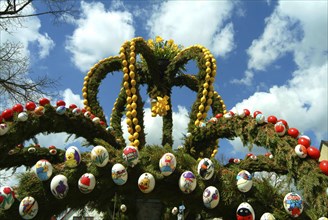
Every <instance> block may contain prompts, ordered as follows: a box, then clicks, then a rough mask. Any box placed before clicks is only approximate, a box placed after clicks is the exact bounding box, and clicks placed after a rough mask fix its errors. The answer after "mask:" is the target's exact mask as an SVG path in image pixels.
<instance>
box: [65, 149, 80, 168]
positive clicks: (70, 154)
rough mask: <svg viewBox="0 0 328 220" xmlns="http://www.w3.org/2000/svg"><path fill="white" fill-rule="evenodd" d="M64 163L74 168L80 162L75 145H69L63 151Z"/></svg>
mask: <svg viewBox="0 0 328 220" xmlns="http://www.w3.org/2000/svg"><path fill="white" fill-rule="evenodd" d="M64 159H65V165H66V166H68V167H70V168H74V167H77V165H79V164H80V162H81V154H80V150H79V149H78V148H77V147H75V146H70V147H69V148H67V150H66V152H65V158H64Z"/></svg>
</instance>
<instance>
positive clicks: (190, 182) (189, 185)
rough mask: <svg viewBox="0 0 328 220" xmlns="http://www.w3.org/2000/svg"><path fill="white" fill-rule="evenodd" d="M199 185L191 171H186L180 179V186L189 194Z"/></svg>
mask: <svg viewBox="0 0 328 220" xmlns="http://www.w3.org/2000/svg"><path fill="white" fill-rule="evenodd" d="M196 186H197V179H196V176H195V175H194V174H193V173H192V172H191V171H185V172H183V173H182V174H181V176H180V179H179V188H180V190H181V191H182V192H183V193H186V194H189V193H191V192H192V191H194V190H195V188H196Z"/></svg>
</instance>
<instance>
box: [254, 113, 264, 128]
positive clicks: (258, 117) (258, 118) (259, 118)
mask: <svg viewBox="0 0 328 220" xmlns="http://www.w3.org/2000/svg"><path fill="white" fill-rule="evenodd" d="M255 120H256V123H258V124H260V125H261V124H263V123H264V122H265V116H264V115H262V114H257V115H256V117H255Z"/></svg>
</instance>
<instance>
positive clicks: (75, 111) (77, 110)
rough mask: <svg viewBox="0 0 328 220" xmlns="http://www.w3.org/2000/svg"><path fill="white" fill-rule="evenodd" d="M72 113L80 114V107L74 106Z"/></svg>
mask: <svg viewBox="0 0 328 220" xmlns="http://www.w3.org/2000/svg"><path fill="white" fill-rule="evenodd" d="M72 113H73V115H80V114H81V109H79V108H74V109H73V110H72Z"/></svg>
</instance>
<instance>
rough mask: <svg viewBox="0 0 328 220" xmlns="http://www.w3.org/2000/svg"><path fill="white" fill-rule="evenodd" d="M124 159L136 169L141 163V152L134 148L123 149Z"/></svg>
mask: <svg viewBox="0 0 328 220" xmlns="http://www.w3.org/2000/svg"><path fill="white" fill-rule="evenodd" d="M122 156H123V159H124V160H125V162H126V163H127V164H128V166H130V167H134V166H135V165H137V163H138V162H139V151H138V149H137V148H135V147H133V146H126V147H125V148H124V149H123V154H122Z"/></svg>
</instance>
